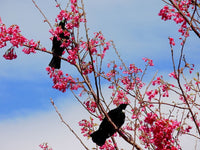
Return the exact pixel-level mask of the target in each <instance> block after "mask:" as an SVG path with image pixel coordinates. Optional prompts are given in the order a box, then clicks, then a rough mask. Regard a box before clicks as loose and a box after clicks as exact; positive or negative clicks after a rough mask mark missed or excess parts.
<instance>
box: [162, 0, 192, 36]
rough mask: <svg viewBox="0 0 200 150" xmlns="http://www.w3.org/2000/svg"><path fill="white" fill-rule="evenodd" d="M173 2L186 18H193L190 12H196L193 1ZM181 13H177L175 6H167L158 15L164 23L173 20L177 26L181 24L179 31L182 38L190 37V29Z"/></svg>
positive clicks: (176, 0)
mask: <svg viewBox="0 0 200 150" xmlns="http://www.w3.org/2000/svg"><path fill="white" fill-rule="evenodd" d="M173 2H174V3H175V4H176V5H177V7H178V8H179V11H181V12H182V13H183V14H184V15H185V16H186V17H191V14H190V11H191V10H194V6H193V5H192V0H174V1H173ZM170 7H172V8H170ZM179 11H176V10H175V8H174V7H173V6H168V5H166V6H164V7H163V8H162V9H161V10H160V12H159V14H158V15H159V16H161V19H162V20H164V21H166V20H172V19H173V21H174V22H176V23H177V24H181V27H180V28H179V30H178V31H179V32H180V33H181V34H182V36H184V37H188V36H189V30H190V28H189V27H188V25H187V22H186V20H185V19H184V18H183V17H182V15H181V14H180V12H179Z"/></svg>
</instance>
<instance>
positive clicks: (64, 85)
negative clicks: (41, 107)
mask: <svg viewBox="0 0 200 150" xmlns="http://www.w3.org/2000/svg"><path fill="white" fill-rule="evenodd" d="M46 70H47V72H48V74H49V75H50V78H53V83H54V85H53V88H55V89H58V90H59V91H61V92H65V91H66V89H68V88H69V89H71V90H78V89H79V88H81V87H82V86H81V85H80V83H78V82H76V81H75V80H74V79H73V78H72V77H71V76H69V75H68V74H66V75H65V76H64V75H63V72H62V71H61V70H55V69H54V68H51V67H47V68H46Z"/></svg>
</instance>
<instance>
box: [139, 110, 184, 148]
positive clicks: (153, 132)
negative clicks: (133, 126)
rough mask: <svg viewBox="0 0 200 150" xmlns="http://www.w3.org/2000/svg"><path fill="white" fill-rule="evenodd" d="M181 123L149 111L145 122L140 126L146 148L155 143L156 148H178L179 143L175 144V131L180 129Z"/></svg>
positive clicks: (141, 136)
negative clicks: (159, 116)
mask: <svg viewBox="0 0 200 150" xmlns="http://www.w3.org/2000/svg"><path fill="white" fill-rule="evenodd" d="M179 125H180V123H179V122H177V121H174V120H169V119H164V118H158V116H157V115H156V114H154V113H148V114H147V116H146V117H145V119H144V123H143V125H142V126H140V128H139V130H140V131H141V135H140V139H141V140H142V141H143V142H144V144H145V148H148V147H150V146H151V144H153V145H154V146H156V150H161V149H162V150H168V149H173V150H178V148H179V145H177V146H175V143H176V142H175V140H174V139H173V133H174V132H175V131H176V130H177V129H178V127H179Z"/></svg>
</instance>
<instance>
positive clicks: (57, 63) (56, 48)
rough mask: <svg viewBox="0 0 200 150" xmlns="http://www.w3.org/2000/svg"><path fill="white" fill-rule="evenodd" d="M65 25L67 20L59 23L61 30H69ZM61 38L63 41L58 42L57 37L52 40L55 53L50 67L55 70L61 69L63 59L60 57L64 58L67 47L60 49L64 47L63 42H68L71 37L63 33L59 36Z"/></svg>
mask: <svg viewBox="0 0 200 150" xmlns="http://www.w3.org/2000/svg"><path fill="white" fill-rule="evenodd" d="M65 23H66V20H62V21H60V23H59V26H60V27H61V29H62V30H63V32H64V30H67V29H66V28H65ZM59 37H60V38H61V40H58V39H57V37H55V36H54V37H53V40H52V52H53V58H52V59H51V61H50V63H49V66H50V67H52V68H55V69H60V63H61V59H60V57H59V56H62V53H63V51H64V50H65V47H60V46H61V45H62V40H68V39H69V36H65V35H64V33H61V34H60V35H59Z"/></svg>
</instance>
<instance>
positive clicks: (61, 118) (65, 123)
mask: <svg viewBox="0 0 200 150" xmlns="http://www.w3.org/2000/svg"><path fill="white" fill-rule="evenodd" d="M50 100H51V104H52V105H53V107H54V109H55V111H56V113H57V114H58V116H59V118H60V120H61V122H62V123H63V124H64V125H66V126H67V128H68V129H69V130H70V131H71V132H72V133H73V134H74V135H75V136H76V138H77V139H78V140H79V141H80V143H81V144H82V145H83V146H84V147H85V149H86V150H89V148H87V146H86V145H85V144H84V143H83V141H82V140H81V139H80V138H79V136H78V135H77V134H76V133H75V132H74V130H73V129H72V128H71V127H70V126H69V124H68V123H67V122H66V121H64V119H63V117H62V115H61V114H60V112H59V111H58V109H57V107H56V105H55V104H54V101H53V99H52V98H50Z"/></svg>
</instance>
